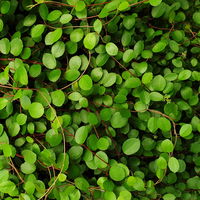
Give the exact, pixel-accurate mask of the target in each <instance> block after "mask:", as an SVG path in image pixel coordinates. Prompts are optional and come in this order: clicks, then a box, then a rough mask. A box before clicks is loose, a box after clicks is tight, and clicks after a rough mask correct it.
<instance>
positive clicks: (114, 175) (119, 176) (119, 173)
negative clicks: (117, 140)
mask: <svg viewBox="0 0 200 200" xmlns="http://www.w3.org/2000/svg"><path fill="white" fill-rule="evenodd" d="M109 176H110V178H111V179H112V180H114V181H122V180H123V179H124V178H125V176H126V174H125V171H124V169H123V168H122V167H121V166H120V165H118V164H115V165H113V166H111V168H110V170H109Z"/></svg>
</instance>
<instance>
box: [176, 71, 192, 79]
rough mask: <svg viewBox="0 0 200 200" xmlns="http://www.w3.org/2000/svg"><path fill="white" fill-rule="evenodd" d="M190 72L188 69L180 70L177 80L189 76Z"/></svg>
mask: <svg viewBox="0 0 200 200" xmlns="http://www.w3.org/2000/svg"><path fill="white" fill-rule="evenodd" d="M191 75H192V72H191V71H190V70H188V69H185V70H182V71H181V72H180V73H179V75H178V80H180V81H184V80H187V79H189V78H190V76H191Z"/></svg>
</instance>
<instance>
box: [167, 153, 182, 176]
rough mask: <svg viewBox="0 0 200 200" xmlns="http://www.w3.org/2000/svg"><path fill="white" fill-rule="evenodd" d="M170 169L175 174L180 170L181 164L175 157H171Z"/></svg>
mask: <svg viewBox="0 0 200 200" xmlns="http://www.w3.org/2000/svg"><path fill="white" fill-rule="evenodd" d="M168 167H169V169H170V170H171V171H172V172H173V173H176V172H178V170H179V162H178V160H177V159H176V158H175V157H170V158H169V161H168Z"/></svg>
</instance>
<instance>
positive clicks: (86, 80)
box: [78, 75, 93, 90]
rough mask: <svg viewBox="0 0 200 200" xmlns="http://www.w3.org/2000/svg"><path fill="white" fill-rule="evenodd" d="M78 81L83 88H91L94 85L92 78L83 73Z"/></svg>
mask: <svg viewBox="0 0 200 200" xmlns="http://www.w3.org/2000/svg"><path fill="white" fill-rule="evenodd" d="M78 83H79V87H80V88H81V89H82V90H90V89H92V86H93V82H92V79H91V78H90V76H88V75H83V76H82V77H81V79H80V80H79V82H78Z"/></svg>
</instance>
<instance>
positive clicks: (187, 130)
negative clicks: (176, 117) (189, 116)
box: [179, 124, 192, 137]
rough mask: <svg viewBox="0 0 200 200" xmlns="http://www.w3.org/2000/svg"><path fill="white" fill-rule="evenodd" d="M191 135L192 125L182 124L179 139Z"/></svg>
mask: <svg viewBox="0 0 200 200" xmlns="http://www.w3.org/2000/svg"><path fill="white" fill-rule="evenodd" d="M191 133H192V125H191V124H184V125H182V126H181V129H180V131H179V134H180V136H181V137H187V136H189V135H190V134H191Z"/></svg>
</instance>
